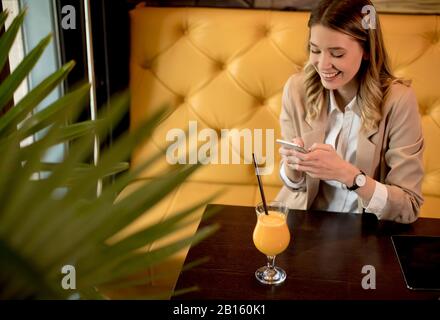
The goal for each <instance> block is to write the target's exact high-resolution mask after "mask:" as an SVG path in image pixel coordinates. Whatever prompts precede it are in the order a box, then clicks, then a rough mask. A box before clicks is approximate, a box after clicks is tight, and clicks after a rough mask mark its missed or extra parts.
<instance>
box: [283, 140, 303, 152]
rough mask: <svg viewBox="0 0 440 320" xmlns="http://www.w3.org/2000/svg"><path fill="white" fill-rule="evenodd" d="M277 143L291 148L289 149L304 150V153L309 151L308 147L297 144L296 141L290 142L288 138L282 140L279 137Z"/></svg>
mask: <svg viewBox="0 0 440 320" xmlns="http://www.w3.org/2000/svg"><path fill="white" fill-rule="evenodd" d="M276 142H277V143H279V144H282V145H283V146H284V147H286V148H289V149H295V150H296V151H298V152H302V153H307V152H308V151H307V150H306V149H304V148H303V147H301V146H299V145H297V144H296V143H293V142H289V141H286V140H281V139H277V140H276Z"/></svg>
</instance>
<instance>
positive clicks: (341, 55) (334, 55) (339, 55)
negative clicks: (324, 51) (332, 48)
mask: <svg viewBox="0 0 440 320" xmlns="http://www.w3.org/2000/svg"><path fill="white" fill-rule="evenodd" d="M332 56H333V57H334V58H342V57H343V56H344V54H332Z"/></svg>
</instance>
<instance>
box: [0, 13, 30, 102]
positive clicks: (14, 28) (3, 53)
mask: <svg viewBox="0 0 440 320" xmlns="http://www.w3.org/2000/svg"><path fill="white" fill-rule="evenodd" d="M25 15H26V11H22V12H20V13H19V14H18V16H16V17H15V19H14V20H13V21H12V23H11V25H10V26H9V28H8V30H7V31H6V32H5V33H4V34H3V35H2V36H1V37H0V48H2V49H1V50H0V70H3V68H4V67H5V64H6V61H8V55H9V51H10V50H11V47H12V44H13V43H14V40H15V38H16V37H17V33H18V30H20V26H21V25H22V24H23V21H24V16H25ZM6 18H7V13H6V12H2V15H1V17H0V28H1V27H2V26H3V25H4V24H5V21H6ZM1 106H2V105H1V104H0V107H1Z"/></svg>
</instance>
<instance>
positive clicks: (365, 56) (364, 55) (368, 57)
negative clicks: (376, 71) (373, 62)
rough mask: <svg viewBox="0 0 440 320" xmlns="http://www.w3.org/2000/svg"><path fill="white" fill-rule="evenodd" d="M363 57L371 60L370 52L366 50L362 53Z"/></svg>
mask: <svg viewBox="0 0 440 320" xmlns="http://www.w3.org/2000/svg"><path fill="white" fill-rule="evenodd" d="M362 59H363V60H370V55H369V54H368V52H366V51H364V53H363V54H362Z"/></svg>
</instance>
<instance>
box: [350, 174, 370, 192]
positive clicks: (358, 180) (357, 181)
mask: <svg viewBox="0 0 440 320" xmlns="http://www.w3.org/2000/svg"><path fill="white" fill-rule="evenodd" d="M359 171H360V173H358V174H357V175H356V176H355V177H354V180H353V185H352V186H351V187H349V186H347V189H348V190H350V191H354V190H356V189H358V188H360V187H363V186H365V184H366V183H367V176H366V174H365V173H364V172H363V171H362V170H359Z"/></svg>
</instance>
